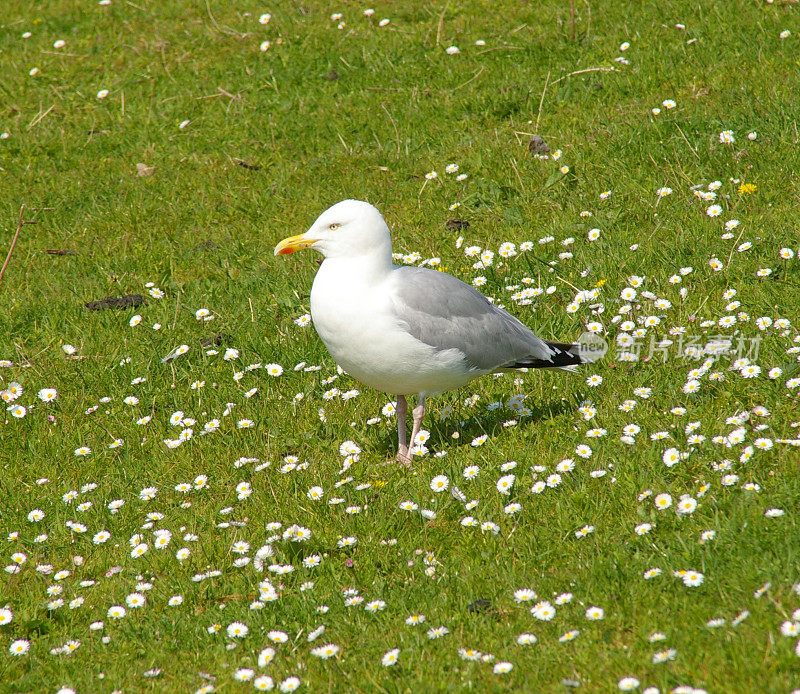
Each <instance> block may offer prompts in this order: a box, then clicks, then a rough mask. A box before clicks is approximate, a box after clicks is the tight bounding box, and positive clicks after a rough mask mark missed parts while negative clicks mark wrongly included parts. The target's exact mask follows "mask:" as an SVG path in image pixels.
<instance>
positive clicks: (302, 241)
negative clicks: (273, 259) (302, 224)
mask: <svg viewBox="0 0 800 694" xmlns="http://www.w3.org/2000/svg"><path fill="white" fill-rule="evenodd" d="M318 240H319V239H310V238H308V237H307V236H306V235H305V234H300V235H298V236H290V237H289V238H287V239H284V240H283V241H281V242H280V243H279V244H278V245H277V246H275V255H291V254H292V253H294V252H295V251H302V250H303V249H304V248H308V247H309V246H311V245H313V244H315V243H316V242H317V241H318Z"/></svg>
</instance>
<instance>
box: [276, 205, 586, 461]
mask: <svg viewBox="0 0 800 694" xmlns="http://www.w3.org/2000/svg"><path fill="white" fill-rule="evenodd" d="M303 248H314V249H316V250H317V251H319V252H320V253H322V255H323V256H324V260H323V262H322V265H320V268H319V270H317V274H316V277H315V278H314V284H313V286H312V287H311V318H312V320H313V322H314V327H315V328H316V330H317V333H318V334H319V336H320V338H321V339H322V342H323V343H324V344H325V347H327V349H328V352H330V354H331V356H332V357H333V358H334V359H335V360H336V362H337V363H338V364H339V365H340V366H341V367H342V369H344V370H345V371H346V372H347V373H349V374H350V375H351V376H353V378H355V379H356V380H358V381H360V382H361V383H364V384H365V385H367V386H370V387H371V388H375V389H376V390H380V391H383V392H385V393H390V394H392V395H395V396H396V398H397V412H396V414H397V437H398V451H397V459H398V460H400V461H402V462H404V463H406V464H410V460H411V455H410V452H409V443H410V444H411V446H412V447H413V446H414V444H415V443H416V439H417V435H418V434H419V431H420V427H421V424H422V418H423V416H424V415H425V398H426V397H428V396H430V395H437V394H439V393H441V392H443V391H446V390H452V389H455V388H460V387H461V386H463V385H465V384H467V383H469V382H470V381H471V380H473V379H474V378H478V377H479V376H483V375H485V374H490V373H496V372H501V371H508V370H511V369H522V368H533V369H536V368H562V369H568V370H574V368H575V365H577V364H581V363H585V362H590V361H594V360H595V358H596V357H597V356H598V355H597V353H595V352H593V351H592V350H591V349H586V348H585V347H584V345H573V344H563V343H558V342H548V341H546V340H543V339H542V338H540V337H537V336H536V335H534V334H533V333H532V332H531V331H530V330H529V329H528V328H527V327H526V326H525V325H523V324H522V323H521V322H520V321H519V320H517V319H516V318H514V316H512V315H511V314H510V313H508V312H507V311H505V310H503V309H502V308H499V307H498V306H495V305H494V304H492V303H491V302H490V301H489V300H488V299H487V298H486V297H485V296H484V295H483V294H481V293H480V292H479V291H477V290H476V289H473V288H472V287H470V286H469V285H467V284H464V282H462V281H461V280H459V279H456V278H455V277H453V276H452V275H448V274H447V273H445V272H440V271H437V270H430V269H427V268H422V267H411V266H405V265H404V266H398V265H394V264H393V262H392V241H391V237H390V233H389V227H388V226H387V225H386V222H385V220H384V219H383V216H382V215H381V213H380V212H379V211H378V210H377V209H376V208H375V207H373V206H372V205H370V204H369V203H367V202H362V201H359V200H343V201H341V202H339V203H337V204H335V205H333V207H330V208H328V209H327V210H325V212H323V213H322V214H321V215H320V216H319V217H318V218H317V220H316V221H315V222H314V224H313V225H312V226H311V228H310V229H309V230H308V231H307V232H305V233H304V234H300V235H298V236H291V237H289V238H286V239H284V240H283V241H281V242H280V243H279V244H278V245H277V246H276V247H275V255H289V254H291V253H294V252H295V251H298V250H301V249H303ZM406 395H416V396H417V397H418V399H417V404H416V407H414V409H413V411H412V416H413V426H412V429H411V437H410V439H406V412H407V409H408V403H407V401H406V397H405V396H406ZM411 452H413V449H412V451H411Z"/></svg>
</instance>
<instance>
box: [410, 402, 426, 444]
mask: <svg viewBox="0 0 800 694" xmlns="http://www.w3.org/2000/svg"><path fill="white" fill-rule="evenodd" d="M411 414H412V416H413V418H414V424H413V425H412V427H411V446H412V448H413V447H414V446H415V445H416V441H417V434H419V430H420V429H421V428H422V418H423V417H424V416H425V398H423V397H422V396H421V395H420V396H419V400H418V401H417V406H416V407H415V408H414V409H413V410H412V412H411Z"/></svg>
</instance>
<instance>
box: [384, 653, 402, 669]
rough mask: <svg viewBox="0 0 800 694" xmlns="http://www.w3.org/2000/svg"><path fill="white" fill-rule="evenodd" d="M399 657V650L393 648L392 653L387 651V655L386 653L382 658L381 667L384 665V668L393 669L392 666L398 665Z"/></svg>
mask: <svg viewBox="0 0 800 694" xmlns="http://www.w3.org/2000/svg"><path fill="white" fill-rule="evenodd" d="M399 657H400V649H399V648H393V649H392V650H390V651H386V653H384V654H383V657H382V658H381V665H383V666H384V667H391V666H392V665H394V664H395V663H397V661H398V659H399Z"/></svg>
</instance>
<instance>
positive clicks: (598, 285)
mask: <svg viewBox="0 0 800 694" xmlns="http://www.w3.org/2000/svg"><path fill="white" fill-rule="evenodd" d="M606 282H608V280H607V279H606V278H605V277H603V279H601V280H597V282H596V283H595V285H594V288H595V289H600V287H602V286H603V285H604V284H605V283H606Z"/></svg>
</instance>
